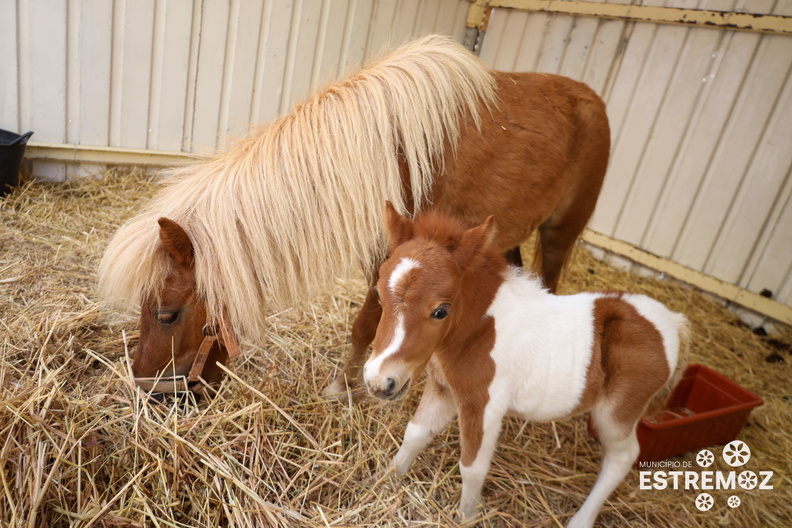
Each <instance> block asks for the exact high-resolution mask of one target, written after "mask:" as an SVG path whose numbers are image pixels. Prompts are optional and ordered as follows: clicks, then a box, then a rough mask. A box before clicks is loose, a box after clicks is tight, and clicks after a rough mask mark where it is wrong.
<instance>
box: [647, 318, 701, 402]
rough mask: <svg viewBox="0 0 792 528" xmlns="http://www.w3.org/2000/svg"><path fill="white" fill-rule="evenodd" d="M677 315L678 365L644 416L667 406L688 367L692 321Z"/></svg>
mask: <svg viewBox="0 0 792 528" xmlns="http://www.w3.org/2000/svg"><path fill="white" fill-rule="evenodd" d="M676 315H677V317H678V318H679V327H678V330H677V335H678V336H679V345H678V346H679V349H678V351H677V360H676V367H675V368H674V370H673V372H671V376H669V378H668V381H667V382H666V383H665V385H663V387H662V388H661V389H660V390H659V391H657V393H655V395H654V396H653V397H652V399H651V400H649V405H647V407H646V412H645V413H644V416H650V415H652V414H655V413H656V412H658V411H660V410H662V409H664V408H665V406H666V404H667V403H668V399H669V398H670V397H671V393H672V392H673V391H674V388H675V387H676V386H677V384H678V383H679V381H680V380H681V379H682V374H683V373H684V372H685V367H687V357H688V351H689V350H690V340H691V333H690V322H689V321H688V318H687V317H685V316H684V315H682V314H676ZM668 353H669V351H668V350H666V356H668Z"/></svg>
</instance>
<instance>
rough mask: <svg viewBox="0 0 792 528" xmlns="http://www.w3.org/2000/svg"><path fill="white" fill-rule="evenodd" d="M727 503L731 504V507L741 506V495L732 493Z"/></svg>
mask: <svg viewBox="0 0 792 528" xmlns="http://www.w3.org/2000/svg"><path fill="white" fill-rule="evenodd" d="M726 504H728V505H729V508H738V507H739V506H740V497H738V496H737V495H732V496H731V497H729V500H727V501H726Z"/></svg>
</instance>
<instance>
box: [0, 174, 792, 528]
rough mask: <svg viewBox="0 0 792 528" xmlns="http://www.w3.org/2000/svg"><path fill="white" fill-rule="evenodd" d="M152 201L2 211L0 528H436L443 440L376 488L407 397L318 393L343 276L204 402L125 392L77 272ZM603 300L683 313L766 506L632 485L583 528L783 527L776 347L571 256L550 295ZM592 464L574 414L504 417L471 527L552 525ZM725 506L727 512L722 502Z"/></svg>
mask: <svg viewBox="0 0 792 528" xmlns="http://www.w3.org/2000/svg"><path fill="white" fill-rule="evenodd" d="M155 187H156V184H155V183H154V182H152V181H151V180H149V179H147V178H145V177H141V176H139V175H134V174H131V175H130V174H115V173H112V172H111V173H108V174H107V175H106V176H105V177H104V178H102V179H97V180H82V181H79V182H69V183H65V184H46V183H32V184H28V185H27V186H25V187H24V188H23V189H22V190H20V191H18V192H16V193H14V194H13V195H11V196H9V197H7V198H5V199H4V200H3V199H0V226H2V227H0V497H2V498H0V526H3V527H5V526H14V527H15V526H28V527H38V526H42V527H43V526H81V527H82V526H108V527H143V526H146V527H148V526H157V527H166V526H167V527H173V526H205V527H209V526H383V527H387V526H448V525H452V524H453V512H454V507H455V505H456V502H457V501H458V499H459V491H460V477H459V471H458V465H457V464H458V450H459V445H458V429H457V428H456V426H452V427H451V428H450V429H449V430H448V432H447V433H444V434H441V435H440V436H439V437H438V438H437V439H436V440H435V442H433V443H432V444H431V445H430V447H429V448H428V449H427V450H426V451H425V452H424V453H423V454H422V455H421V456H420V457H419V458H418V460H417V461H416V463H415V465H414V466H413V469H412V470H411V471H410V472H409V473H408V474H407V475H406V476H402V477H396V476H392V475H388V474H385V475H382V474H381V472H382V470H383V468H385V466H386V464H387V462H388V460H389V459H390V457H391V456H392V455H393V454H394V453H395V451H396V449H397V448H398V444H399V442H400V440H401V436H402V433H403V431H404V427H405V425H406V423H407V421H408V420H409V417H410V415H411V413H412V411H413V410H414V409H415V406H416V404H417V401H418V398H419V395H420V389H419V390H415V391H413V393H412V395H411V396H410V397H409V398H408V399H407V400H406V401H405V402H403V403H400V404H392V405H387V404H384V403H380V402H377V401H374V400H373V399H371V398H365V399H364V400H363V401H361V402H360V403H357V404H339V403H337V402H335V401H327V400H324V399H323V398H322V397H321V396H320V394H321V389H322V387H324V386H325V385H326V384H327V383H328V382H329V381H330V380H331V379H332V378H333V375H334V373H335V371H336V369H337V368H338V366H339V364H340V363H341V361H342V359H343V355H344V354H345V351H346V343H347V329H348V328H349V325H350V323H351V320H352V318H353V317H354V315H355V313H356V309H357V307H359V305H360V303H361V302H362V300H363V297H362V292H363V289H364V288H363V284H362V282H361V280H360V279H358V278H347V279H345V280H343V281H342V282H341V283H340V285H339V289H338V291H337V292H336V294H335V296H333V297H327V298H323V299H319V300H317V302H316V303H315V304H314V305H312V306H310V307H308V308H306V309H301V310H296V309H291V310H287V311H284V312H282V313H277V314H272V315H271V316H270V317H269V322H270V326H269V328H267V329H266V330H265V332H266V336H265V337H266V339H264V340H262V342H263V343H265V344H264V345H262V346H260V347H258V346H251V345H247V346H245V347H244V348H245V349H246V350H247V353H246V354H244V356H243V357H242V358H241V359H239V360H237V361H236V362H235V363H234V364H233V365H232V367H231V374H230V375H229V376H228V377H227V381H226V382H224V384H223V386H222V387H221V388H220V391H219V394H218V395H217V397H215V398H214V399H212V400H206V399H203V400H202V401H195V400H194V399H193V398H186V399H185V398H183V399H181V400H180V401H169V402H166V403H161V404H157V403H152V402H149V401H145V400H144V398H143V397H142V396H141V395H140V394H139V393H138V392H137V391H136V390H135V389H134V388H133V387H132V385H131V383H130V381H129V364H130V363H129V357H130V355H131V354H133V353H134V345H135V341H136V331H137V330H136V326H137V325H136V321H134V320H131V319H126V318H123V317H121V316H119V315H117V314H115V313H112V312H108V311H107V310H106V309H105V308H103V306H102V305H101V304H99V303H98V301H97V299H96V297H95V294H94V287H95V269H96V266H97V263H98V260H99V258H100V256H101V254H102V251H103V249H104V247H105V245H106V243H107V241H108V239H109V237H110V235H111V234H112V233H113V232H114V231H115V229H116V228H117V227H118V225H120V223H121V222H122V221H123V220H124V219H126V218H128V217H130V216H131V215H132V214H134V213H135V212H136V211H137V210H138V209H139V208H140V206H141V204H143V203H145V201H146V200H147V199H148V198H149V197H150V196H151V195H152V193H153V191H154V189H155ZM603 288H618V289H627V290H632V291H639V292H643V293H647V294H649V295H652V296H654V297H656V298H658V299H660V300H662V301H664V302H666V303H667V304H668V305H669V306H670V307H671V308H672V309H675V310H678V311H683V312H685V313H686V314H688V316H689V317H690V319H691V320H692V322H693V326H694V342H693V358H692V360H693V361H696V362H703V363H705V364H707V365H709V366H711V367H712V368H714V369H716V370H718V371H720V372H722V373H723V374H725V375H727V376H728V377H730V378H732V379H733V380H735V381H736V382H738V383H740V384H741V385H743V386H745V387H747V388H748V389H750V390H752V391H754V392H755V393H757V394H758V395H760V396H762V397H763V398H764V400H765V404H764V406H762V407H759V408H757V409H755V410H754V411H753V413H752V414H751V416H750V418H749V421H748V424H747V426H746V427H745V428H744V429H743V431H742V433H741V436H740V438H741V439H742V440H744V441H745V442H746V443H747V444H748V445H749V446H750V448H751V450H752V455H753V456H752V459H751V461H750V462H749V464H748V465H747V466H746V468H747V469H752V470H755V471H758V470H771V471H774V472H775V476H774V478H773V479H772V484H773V485H774V489H773V490H770V491H767V490H763V491H760V490H752V491H743V490H739V491H737V492H731V491H724V490H720V491H718V490H716V491H711V492H710V493H712V495H713V496H714V498H715V506H714V508H713V509H712V510H710V511H708V512H699V511H698V510H697V509H696V507H695V506H694V500H695V497H696V495H697V494H698V492H696V491H692V490H688V491H685V490H669V489H666V490H639V489H638V482H639V480H638V472H637V471H633V472H631V474H630V475H629V476H628V478H627V480H626V481H625V482H624V483H623V484H622V485H620V486H619V488H618V489H617V491H616V492H615V493H614V494H613V496H612V497H611V500H610V502H609V503H608V504H606V506H605V508H604V510H603V512H602V513H601V515H600V517H599V524H600V525H602V526H631V527H635V526H789V525H792V518H791V517H790V513H789V503H790V502H792V487H790V482H789V476H790V461H791V460H792V435H791V434H790V433H792V413H790V410H791V409H790V406H792V392H790V386H789V376H790V363H792V356H790V351H789V344H790V343H792V333H790V332H788V331H787V332H786V333H784V334H782V335H780V336H774V337H773V340H771V339H770V338H767V337H761V336H758V335H755V334H754V333H753V332H752V331H751V329H749V328H746V327H744V326H743V325H741V324H740V323H738V322H736V321H735V319H734V318H733V317H732V316H731V315H730V314H729V313H728V312H727V311H725V310H724V309H722V308H721V307H720V306H719V305H718V304H717V303H716V302H714V301H712V300H710V299H709V298H707V297H706V296H703V295H701V294H699V293H696V292H695V291H693V290H691V289H689V288H685V287H683V286H680V285H677V284H672V283H669V282H662V281H655V280H650V279H645V278H638V277H636V276H634V275H630V274H628V273H625V272H620V271H616V270H613V269H611V268H608V267H607V266H606V265H605V264H603V263H601V262H599V261H596V260H595V259H593V258H592V257H591V256H590V255H589V254H588V253H587V252H586V251H582V250H577V251H576V253H575V255H574V259H573V262H572V265H571V267H570V269H569V271H568V272H567V275H566V278H565V280H564V282H563V291H564V292H566V293H571V292H575V291H579V290H585V289H603ZM773 354H775V355H773ZM768 356H772V358H774V359H778V358H781V361H776V362H769V361H766V360H765V358H766V357H768ZM721 449H722V448H720V447H717V448H713V451H714V453H715V455H716V463H715V464H716V465H715V469H719V470H723V471H728V470H730V469H731V468H729V467H728V466H726V464H725V463H724V462H723V461H722V459H721V458H720V454H721ZM694 455H695V454H688V455H685V456H684V457H681V460H693V459H694ZM599 462H600V453H599V448H598V445H597V444H596V442H595V441H594V440H593V439H592V438H591V437H590V436H589V435H588V434H587V433H586V428H585V421H584V419H583V418H577V419H572V420H567V421H562V422H556V423H553V424H525V423H523V422H520V421H518V420H512V419H509V420H507V422H506V424H505V426H504V430H503V432H502V434H501V441H500V443H499V447H498V451H497V453H496V456H495V460H494V463H493V466H492V470H491V472H490V475H489V477H488V478H487V481H486V484H485V488H484V494H483V500H484V501H485V508H486V510H485V511H486V516H485V519H484V521H483V522H482V525H483V526H523V525H532V526H548V527H550V526H562V525H564V524H565V522H566V521H567V520H568V519H569V516H570V515H571V514H572V513H574V511H575V510H576V508H577V507H579V506H580V504H581V503H582V501H583V500H584V498H585V496H586V494H587V493H588V490H589V489H590V487H591V485H592V484H593V482H594V480H595V478H596V472H597V471H598V469H599ZM694 467H696V466H695V463H694ZM710 469H712V468H710ZM743 469H745V468H743ZM732 493H736V494H738V495H739V496H740V498H741V499H742V504H741V506H740V507H739V508H735V509H732V508H729V507H728V506H727V505H726V499H727V498H728V497H729V496H730V495H731V494H732Z"/></svg>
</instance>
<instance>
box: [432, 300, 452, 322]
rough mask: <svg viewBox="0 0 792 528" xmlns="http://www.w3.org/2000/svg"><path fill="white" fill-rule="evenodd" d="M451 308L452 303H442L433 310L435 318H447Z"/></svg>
mask: <svg viewBox="0 0 792 528" xmlns="http://www.w3.org/2000/svg"><path fill="white" fill-rule="evenodd" d="M450 309H451V305H450V304H441V305H440V306H438V307H437V308H435V310H434V311H433V312H432V318H433V319H445V318H446V316H447V315H448V312H449V310H450Z"/></svg>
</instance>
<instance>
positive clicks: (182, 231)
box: [99, 36, 610, 395]
mask: <svg viewBox="0 0 792 528" xmlns="http://www.w3.org/2000/svg"><path fill="white" fill-rule="evenodd" d="M609 148H610V138H609V129H608V121H607V117H606V115H605V107H604V104H603V102H602V101H601V100H600V98H599V97H598V96H597V95H596V94H595V93H594V92H592V91H591V90H590V89H589V88H588V87H586V86H585V85H583V84H581V83H578V82H575V81H572V80H570V79H567V78H563V77H559V76H555V75H545V74H527V73H501V72H490V71H488V70H487V69H486V68H485V67H484V65H483V64H482V63H481V62H480V61H479V60H478V59H477V58H476V57H475V56H474V55H472V54H471V53H469V52H468V51H466V50H465V49H464V48H462V47H461V46H460V45H458V44H457V43H455V42H453V41H452V40H450V39H447V38H444V37H439V36H429V37H425V38H423V39H420V40H417V41H414V42H412V43H408V44H406V45H405V46H403V47H402V48H401V49H399V50H397V51H396V52H394V53H393V54H391V55H390V56H386V57H384V58H382V59H380V60H379V61H376V62H374V63H373V64H371V65H370V66H368V67H367V68H365V69H363V70H362V71H360V72H359V73H357V74H355V75H353V76H351V77H349V78H347V79H345V80H342V81H340V82H338V83H336V84H333V85H331V86H329V87H328V88H327V89H325V90H324V91H323V92H321V93H319V94H317V95H315V96H313V97H312V98H310V99H309V100H308V101H307V102H305V103H303V104H301V105H299V106H297V107H296V108H295V109H294V111H293V112H292V113H290V114H288V115H285V116H283V117H281V118H279V119H277V120H275V121H274V122H273V123H271V124H270V125H269V126H266V127H264V128H261V129H258V130H255V131H253V132H252V133H251V134H249V135H248V136H246V137H244V138H243V139H241V140H240V141H239V142H238V143H236V144H235V145H234V146H233V147H232V148H231V149H230V150H229V151H228V152H226V153H221V154H219V155H217V156H215V157H213V158H209V159H205V160H201V161H198V162H196V163H193V164H190V165H187V166H184V167H182V168H179V169H177V170H175V173H174V174H173V175H172V176H171V177H170V178H168V180H167V181H166V183H165V185H164V187H163V188H162V189H160V190H159V191H158V193H157V195H156V196H155V197H154V199H153V200H152V202H151V203H150V204H149V205H148V207H146V208H145V210H144V211H143V212H142V213H141V214H140V215H139V216H137V217H136V218H134V219H132V220H131V221H129V222H128V223H127V224H126V225H124V226H123V227H122V228H121V229H120V230H119V231H118V232H117V233H116V235H115V237H114V238H113V239H112V241H111V242H110V245H109V246H108V248H107V250H106V252H105V255H104V258H103V260H102V263H101V265H100V268H99V288H100V291H101V292H102V293H103V295H104V297H105V298H107V299H109V300H111V301H116V302H117V303H118V304H120V305H123V306H128V307H137V306H140V317H141V319H140V328H141V335H140V341H139V344H138V349H137V352H136V354H135V360H134V364H133V366H132V371H133V374H134V375H135V377H136V378H138V384H139V385H140V386H141V387H144V388H147V389H154V388H157V389H163V390H165V389H167V388H170V389H171V390H172V389H173V387H174V384H173V380H172V379H171V375H172V376H174V377H178V376H187V375H188V374H189V379H190V381H195V380H198V379H199V378H203V380H205V381H209V382H213V381H217V380H219V379H220V377H221V374H222V372H221V370H220V369H219V368H218V367H217V365H216V363H217V362H220V363H225V362H226V360H227V358H228V355H229V351H230V353H231V354H232V355H233V354H234V353H236V351H238V347H237V346H236V341H237V339H238V338H247V339H256V338H258V337H259V336H260V334H261V331H262V328H263V327H264V325H265V322H266V314H267V313H269V312H271V310H273V309H274V310H279V309H282V308H285V307H288V306H293V305H295V304H297V303H302V302H305V301H308V300H310V299H312V298H313V297H315V295H316V294H319V293H323V292H327V291H330V290H331V289H332V287H333V286H334V284H335V281H336V279H337V277H339V276H343V275H346V274H348V273H350V272H351V271H352V270H353V269H354V268H358V269H359V267H360V266H362V267H363V269H364V270H365V271H366V273H367V274H368V276H369V277H370V278H371V279H372V280H373V279H375V278H376V270H377V269H378V267H379V264H380V263H381V262H382V261H383V260H384V257H385V255H386V246H385V243H384V229H383V220H382V214H381V211H380V204H381V203H383V201H384V200H385V199H388V200H390V201H391V202H393V204H394V206H395V207H396V208H397V209H398V210H399V211H400V212H403V213H408V214H410V213H413V212H415V211H419V210H421V209H423V208H425V207H426V206H427V205H429V204H433V206H434V207H436V208H438V209H440V210H442V211H445V212H447V213H449V214H452V215H454V216H456V217H457V218H459V219H461V221H462V222H463V223H465V224H466V225H475V224H476V223H479V222H481V221H482V220H483V219H484V218H486V217H487V215H490V214H493V213H496V214H497V215H498V222H499V232H498V235H497V237H496V240H495V245H496V247H497V248H498V249H499V250H500V251H508V252H509V255H510V257H511V259H512V260H513V261H514V262H519V245H520V243H521V242H522V241H524V240H525V239H526V238H527V237H528V236H529V235H530V234H531V232H533V231H534V230H536V229H538V231H539V237H538V238H539V244H540V246H541V248H540V250H539V251H537V255H538V256H539V257H538V258H539V260H540V261H541V276H542V279H543V280H544V282H545V284H546V285H547V286H548V287H549V288H550V289H554V288H555V286H556V284H557V282H558V277H559V273H560V271H561V269H562V266H563V264H564V261H565V259H566V258H567V254H568V252H569V249H570V247H571V246H572V244H573V243H574V241H575V240H576V239H577V237H578V235H579V234H580V232H581V230H582V229H583V227H584V226H585V224H586V222H587V221H588V219H589V217H590V216H591V213H592V211H593V210H594V206H595V203H596V200H597V196H598V194H599V191H600V187H601V184H602V180H603V177H604V174H605V169H606V166H607V161H608V154H609ZM379 317H380V310H379V306H378V304H377V303H376V300H375V298H374V297H373V294H372V293H369V295H368V296H367V298H366V301H365V303H364V306H363V307H362V310H361V312H360V315H359V316H358V317H357V319H356V320H355V323H354V325H353V328H352V348H351V352H350V354H349V358H348V360H347V363H346V366H345V367H344V369H343V370H342V371H341V372H340V373H339V374H338V376H337V378H336V380H335V381H334V382H333V383H332V384H331V385H330V386H329V387H328V388H327V392H328V393H338V394H342V395H343V394H347V390H348V387H350V388H351V387H353V386H354V383H355V382H356V380H357V378H358V373H359V370H360V367H361V366H362V364H363V362H364V360H365V354H366V351H367V349H368V345H369V344H370V343H371V341H372V339H373V338H374V332H375V330H376V327H377V323H378V321H379ZM145 377H161V378H162V379H164V380H165V381H167V383H165V384H164V385H163V384H162V383H157V382H156V381H153V382H152V381H151V380H149V381H143V380H142V378H145ZM347 384H349V385H347Z"/></svg>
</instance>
